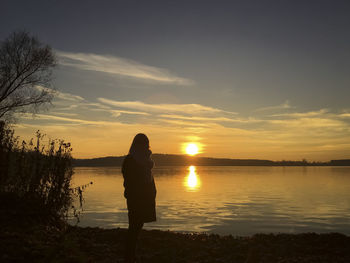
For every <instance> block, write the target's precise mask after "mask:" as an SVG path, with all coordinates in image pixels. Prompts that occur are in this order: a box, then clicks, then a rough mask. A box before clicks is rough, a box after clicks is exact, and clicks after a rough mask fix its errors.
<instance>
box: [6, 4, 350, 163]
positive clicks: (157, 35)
mask: <svg viewBox="0 0 350 263" xmlns="http://www.w3.org/2000/svg"><path fill="white" fill-rule="evenodd" d="M0 3H1V9H0V39H5V38H6V37H7V36H8V35H9V34H10V33H11V32H13V31H15V30H21V29H25V30H27V31H29V32H30V33H31V34H33V35H36V36H37V37H38V38H39V39H40V40H41V41H42V42H44V43H47V44H49V45H50V46H51V47H52V48H53V49H54V51H55V53H56V55H57V58H58V66H57V68H56V69H55V71H54V79H53V85H54V87H55V89H56V90H57V92H56V97H55V99H54V100H53V103H52V106H50V107H49V108H48V109H47V110H45V111H41V112H40V113H39V114H37V115H36V116H34V117H33V116H32V115H30V114H28V115H22V116H21V117H19V119H18V121H17V124H16V134H17V135H19V136H21V137H23V138H29V137H33V136H34V133H35V131H36V130H38V129H40V130H41V131H42V132H43V133H45V134H47V137H48V138H61V139H64V140H66V141H69V142H71V143H72V146H73V156H74V157H76V158H93V157H102V156H119V155H124V154H127V152H128V149H129V147H130V144H131V141H132V139H133V137H134V136H135V135H136V134H137V133H139V132H142V133H145V134H146V135H147V136H148V137H149V139H150V144H151V149H152V151H153V152H154V153H169V154H181V153H183V149H184V147H185V146H186V144H188V143H196V144H197V145H198V147H199V149H200V156H210V157H228V158H244V159H245V158H259V159H270V160H301V159H304V158H305V159H307V160H310V161H328V160H330V159H345V158H350V103H349V98H350V30H349V29H350V16H349V14H350V2H349V1H331V0H329V1H322V0H318V1H312V0H308V1H305V0H304V1H277V0H276V1H243V0H242V1H220V0H218V1H205V0H202V1H192V0H187V1H166V0H163V1H130V0H128V1H64V0H63V1H54V0H52V1H39V0H38V1H17V0H11V1H10V0H0ZM37 88H38V89H40V87H37Z"/></svg>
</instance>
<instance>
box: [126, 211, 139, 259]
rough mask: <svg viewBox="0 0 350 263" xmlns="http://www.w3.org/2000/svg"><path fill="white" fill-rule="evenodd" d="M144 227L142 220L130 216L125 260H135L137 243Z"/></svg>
mask: <svg viewBox="0 0 350 263" xmlns="http://www.w3.org/2000/svg"><path fill="white" fill-rule="evenodd" d="M142 227H143V223H142V222H140V221H139V220H135V219H133V218H131V217H129V228H128V233H127V238H126V253H125V261H126V262H128V263H129V262H133V263H134V262H135V251H136V243H137V238H138V236H139V234H140V232H141V229H142Z"/></svg>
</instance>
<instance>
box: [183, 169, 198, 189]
mask: <svg viewBox="0 0 350 263" xmlns="http://www.w3.org/2000/svg"><path fill="white" fill-rule="evenodd" d="M188 170H189V173H188V175H187V176H186V178H185V186H186V188H187V190H189V191H198V189H199V187H200V184H201V182H200V179H199V177H198V175H197V174H196V166H193V165H191V166H190V167H188Z"/></svg>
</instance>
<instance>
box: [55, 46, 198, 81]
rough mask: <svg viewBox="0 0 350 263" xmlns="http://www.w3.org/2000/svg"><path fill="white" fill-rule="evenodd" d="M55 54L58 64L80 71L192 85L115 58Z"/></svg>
mask: <svg viewBox="0 0 350 263" xmlns="http://www.w3.org/2000/svg"><path fill="white" fill-rule="evenodd" d="M57 54H58V56H59V58H60V64H62V65H64V66H71V67H75V68H78V69H81V70H92V71H97V72H104V73H109V74H115V75H120V76H126V77H131V78H136V79H142V80H149V81H156V82H161V83H168V84H178V85H192V84H193V83H194V82H193V81H192V80H190V79H187V78H182V77H178V76H176V74H174V73H171V72H169V71H168V70H166V69H163V68H158V67H153V66H148V65H144V64H142V63H139V62H136V61H133V60H129V59H125V58H120V57H116V56H111V55H97V54H91V53H70V52H63V51H57Z"/></svg>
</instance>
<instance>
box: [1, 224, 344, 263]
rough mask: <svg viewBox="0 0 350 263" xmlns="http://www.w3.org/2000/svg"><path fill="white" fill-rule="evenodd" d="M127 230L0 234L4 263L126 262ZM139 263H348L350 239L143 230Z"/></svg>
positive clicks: (12, 229) (29, 228) (35, 228)
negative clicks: (235, 235)
mask: <svg viewBox="0 0 350 263" xmlns="http://www.w3.org/2000/svg"><path fill="white" fill-rule="evenodd" d="M125 235H126V229H120V228H117V229H101V228H82V227H75V226H68V225H65V226H63V227H62V226H60V227H52V226H51V227H50V226H44V225H39V224H35V225H25V226H21V227H18V226H14V225H12V226H11V224H9V225H8V226H5V227H2V228H1V230H0V262H4V263H5V262H106V263H107V262H123V254H124V239H125ZM137 254H138V261H137V262H144V263H148V262H152V263H155V262H163V263H165V262H182V263H187V262H217V263H218V262H237V263H240V262H242V263H243V262H244V263H249V262H266V263H272V262H280V263H282V262H283V263H285V262H298V263H303V262H315V263H316V262H317V263H320V262H327V263H328V262H344V263H345V262H350V237H349V236H346V235H342V234H339V233H329V234H315V233H305V234H256V235H254V236H252V237H233V236H231V235H229V236H219V235H214V234H211V235H208V234H203V233H175V232H170V231H159V230H143V231H142V233H141V236H140V240H139V248H138V251H137Z"/></svg>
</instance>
